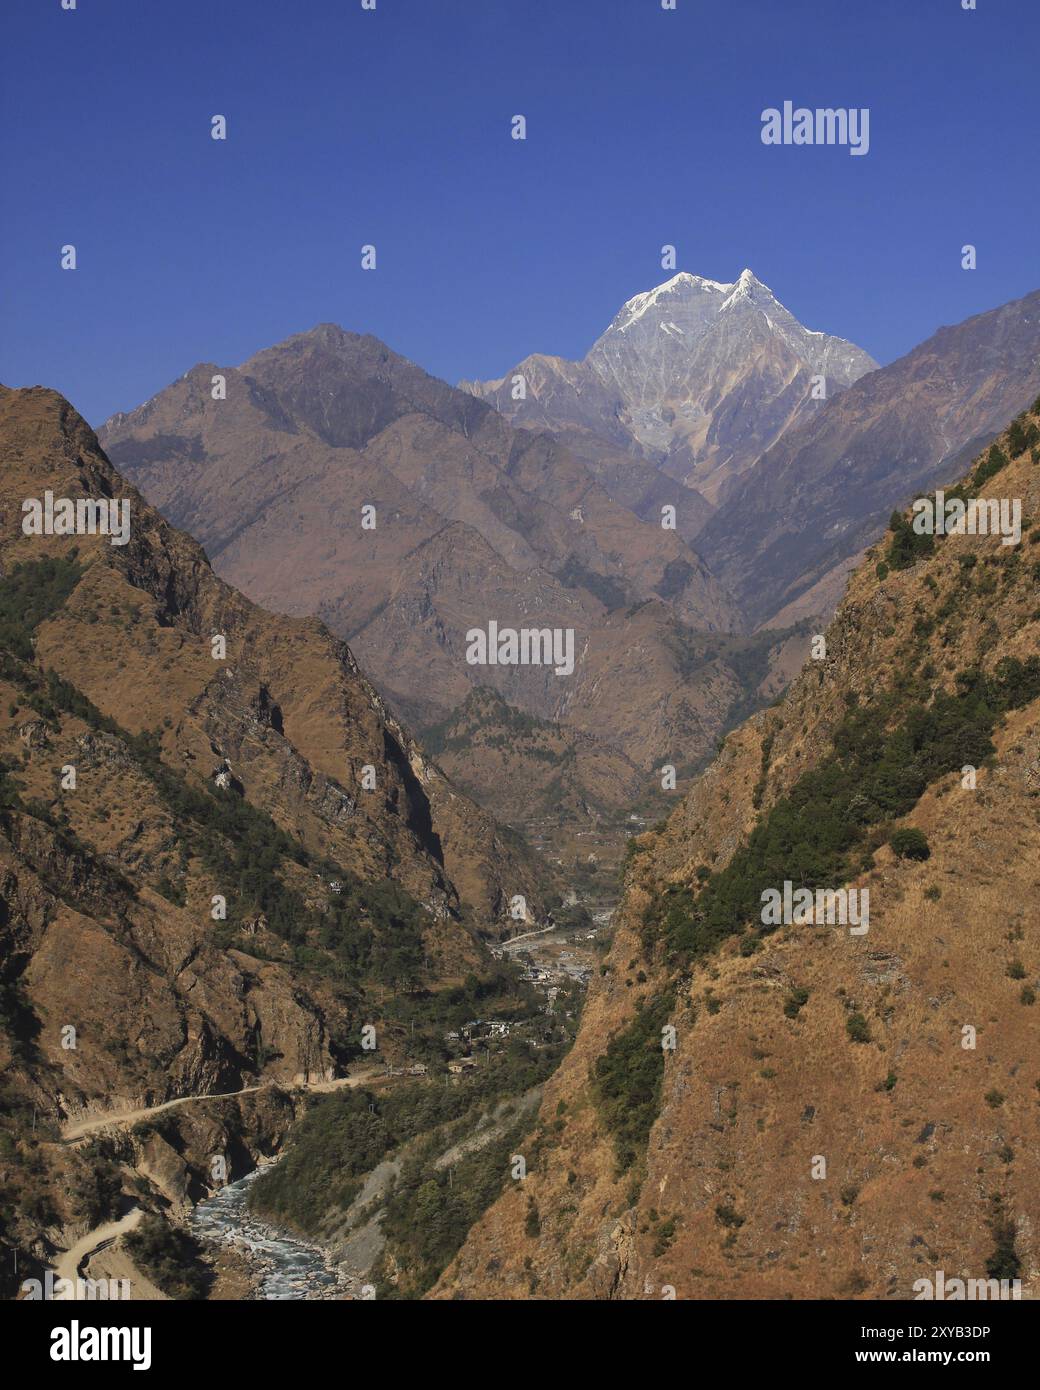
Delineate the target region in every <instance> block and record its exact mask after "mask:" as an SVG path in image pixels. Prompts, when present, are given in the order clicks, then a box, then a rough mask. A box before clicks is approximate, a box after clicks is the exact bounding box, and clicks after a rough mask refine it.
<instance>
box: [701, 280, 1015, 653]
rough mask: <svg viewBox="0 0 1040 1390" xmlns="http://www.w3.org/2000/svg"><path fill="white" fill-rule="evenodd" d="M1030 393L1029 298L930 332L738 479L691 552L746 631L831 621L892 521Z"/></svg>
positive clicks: (959, 465)
mask: <svg viewBox="0 0 1040 1390" xmlns="http://www.w3.org/2000/svg"><path fill="white" fill-rule="evenodd" d="M1037 391H1040V290H1038V291H1036V292H1034V293H1033V294H1030V295H1027V296H1026V297H1025V298H1024V299H1018V300H1014V301H1013V302H1012V303H1010V304H1005V305H1003V306H1002V307H1001V308H999V309H992V310H990V311H989V312H988V313H984V314H977V315H975V316H974V317H973V318H970V319H966V320H965V321H964V322H963V323H959V324H956V325H955V326H954V327H952V328H941V329H939V331H938V332H937V333H935V334H933V336H932V337H931V338H929V339H927V340H926V341H925V342H923V343H922V344H921V345H920V346H919V347H916V348H914V350H913V351H912V352H910V353H908V354H907V355H906V356H905V357H901V358H900V359H899V360H898V361H897V362H892V363H890V364H889V365H888V366H887V367H883V368H881V369H880V370H879V371H876V372H871V373H870V374H869V375H868V376H865V377H862V378H861V379H860V380H859V381H857V382H855V383H854V384H853V385H852V386H850V387H849V388H848V389H847V390H845V391H843V392H842V393H841V395H840V396H838V397H837V398H836V399H834V400H831V401H828V402H827V404H826V406H825V407H824V409H822V410H821V411H820V412H819V413H818V414H817V415H816V416H814V417H813V419H811V420H810V421H809V422H808V423H806V424H804V425H801V426H800V427H799V428H797V429H793V430H791V431H790V432H788V433H787V434H785V435H784V437H783V438H782V439H781V440H780V442H779V443H777V444H775V445H774V446H773V447H772V448H771V449H769V450H767V452H766V453H764V454H763V455H762V457H761V459H759V460H758V462H757V463H756V464H755V465H754V467H753V468H751V469H750V470H749V471H748V472H747V473H746V474H745V476H744V478H743V479H742V480H741V483H740V486H739V487H738V488H737V490H736V491H735V492H734V493H733V494H732V495H731V496H730V497H728V498H727V499H726V501H725V503H724V505H723V506H722V507H721V508H720V509H719V511H718V512H717V513H716V514H715V515H714V516H713V517H712V518H711V520H710V521H709V522H708V523H707V525H706V526H705V527H704V529H703V531H702V532H701V533H700V534H699V536H698V539H697V546H698V549H699V550H701V552H702V553H703V554H704V556H705V558H706V559H707V561H708V563H709V564H710V565H711V567H712V570H713V572H714V573H715V574H717V575H718V577H719V578H720V579H721V580H722V581H723V582H724V583H725V584H727V585H728V586H729V587H730V588H731V589H732V591H733V592H734V593H735V594H736V595H737V597H738V599H739V600H740V601H741V603H742V604H743V605H744V607H745V610H746V611H747V613H748V614H749V616H750V617H751V618H752V620H753V621H755V622H763V623H766V622H767V623H769V624H770V625H771V626H775V625H777V624H778V623H780V622H784V621H787V622H790V621H792V620H793V618H795V617H799V616H802V615H807V614H808V613H810V612H812V611H815V612H817V613H822V614H825V615H829V614H830V612H831V611H832V609H833V604H834V601H835V600H836V599H837V598H838V596H839V595H840V592H841V582H842V579H843V570H844V569H845V568H847V566H848V564H849V562H850V560H853V559H854V558H855V557H856V556H858V555H859V554H860V553H861V552H862V551H863V549H864V548H865V547H866V546H867V545H869V544H870V543H871V542H872V541H874V540H875V539H876V538H877V536H878V534H879V533H880V531H881V528H882V527H883V526H884V523H885V520H886V518H887V516H888V513H889V512H890V511H891V509H892V508H893V507H894V506H898V507H901V506H904V505H905V504H906V502H907V500H908V499H909V498H910V497H912V496H915V495H916V492H917V490H920V489H927V488H933V487H935V486H936V485H937V484H941V483H942V482H943V481H944V479H948V478H951V477H957V476H959V474H960V473H961V472H962V471H963V469H964V468H966V467H967V465H968V463H969V461H970V459H971V457H972V455H973V454H974V453H976V452H977V451H978V450H979V449H980V448H981V447H982V446H983V444H985V443H987V442H988V441H989V440H990V439H991V438H992V437H993V436H994V435H995V434H997V433H998V432H999V431H1000V430H1001V429H1003V427H1004V425H1005V424H1006V423H1007V421H1008V420H1009V419H1010V418H1011V416H1012V415H1014V414H1015V413H1016V412H1017V411H1019V410H1021V409H1022V408H1023V406H1025V405H1026V404H1027V403H1028V402H1029V401H1031V400H1033V399H1034V397H1035V396H1036V393H1037ZM814 586H819V588H818V589H817V592H816V594H815V595H814V596H813V600H809V601H808V604H807V592H808V591H809V590H811V589H812V588H813V587H814ZM795 604H797V605H799V606H797V607H792V605H795Z"/></svg>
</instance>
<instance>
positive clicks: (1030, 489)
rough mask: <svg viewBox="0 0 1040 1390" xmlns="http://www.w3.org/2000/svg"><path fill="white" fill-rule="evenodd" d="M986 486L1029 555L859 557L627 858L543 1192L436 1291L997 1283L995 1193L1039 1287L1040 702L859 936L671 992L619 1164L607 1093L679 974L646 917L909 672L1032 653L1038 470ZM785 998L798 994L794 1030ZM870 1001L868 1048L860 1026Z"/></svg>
mask: <svg viewBox="0 0 1040 1390" xmlns="http://www.w3.org/2000/svg"><path fill="white" fill-rule="evenodd" d="M853 389H855V388H853ZM1037 418H1038V417H1037V416H1036V415H1035V414H1034V415H1033V417H1032V419H1033V420H1034V422H1035V421H1036V420H1037ZM1003 442H1004V444H1005V447H1007V442H1006V440H1004V441H1003ZM983 495H985V496H1010V497H1016V496H1017V497H1021V498H1022V499H1023V513H1024V515H1025V516H1026V517H1027V518H1029V517H1032V518H1033V526H1034V529H1033V532H1032V536H1031V538H1029V539H1025V538H1024V539H1023V542H1022V544H1021V546H1020V547H1003V546H1001V544H1000V542H999V539H998V538H994V537H971V536H963V537H949V538H947V539H946V540H945V541H944V542H943V544H942V546H941V547H939V548H938V549H937V551H936V553H935V554H934V555H933V556H932V557H930V558H929V559H927V560H923V561H920V562H919V563H917V564H916V565H915V566H914V567H913V568H911V569H908V570H905V571H901V572H900V571H893V572H891V573H888V574H887V575H886V576H885V577H883V578H880V577H879V576H878V573H877V571H876V561H877V559H878V558H879V551H875V552H872V554H871V556H870V557H868V562H867V563H866V564H864V565H863V566H862V567H861V568H860V569H859V570H858V571H857V573H856V574H855V575H854V576H853V578H852V581H851V584H850V586H849V589H848V592H847V594H846V597H845V600H844V602H843V603H842V605H841V607H840V608H839V610H838V612H837V614H836V616H835V618H834V620H833V621H832V623H831V624H830V626H829V628H828V630H827V634H826V635H827V656H826V659H825V660H823V661H820V662H814V661H810V662H808V663H807V665H806V668H805V669H804V670H803V672H802V674H801V675H800V676H799V677H798V679H797V680H796V681H795V683H794V685H793V686H792V687H791V689H790V691H789V693H788V695H787V698H786V699H785V701H784V702H783V703H782V704H781V705H779V706H777V707H775V708H772V709H769V710H767V711H765V712H762V713H760V714H757V715H755V716H754V717H753V718H751V719H749V720H748V722H747V723H745V724H744V725H743V726H742V727H741V728H739V729H738V730H737V731H736V732H734V733H733V734H731V735H730V737H729V738H728V739H727V740H726V744H725V747H724V749H723V751H722V752H721V753H720V755H719V756H718V758H717V759H716V760H715V762H714V763H713V764H712V766H711V767H710V768H709V769H708V770H707V771H706V772H705V773H704V775H703V776H702V777H701V778H700V779H699V780H698V781H697V783H696V785H695V786H694V788H693V790H692V792H691V793H690V794H689V795H688V796H687V797H686V798H685V800H684V801H683V802H682V804H681V805H680V806H679V807H678V809H676V811H675V812H674V814H673V815H672V816H671V818H670V820H669V821H668V823H667V826H666V827H665V828H664V830H663V831H661V832H660V833H657V834H650V835H646V836H643V837H642V838H641V839H640V840H639V841H638V842H637V843H638V847H639V851H640V852H638V853H637V854H636V855H635V857H634V859H633V861H632V867H631V869H630V871H629V875H628V882H627V891H626V894H625V897H624V900H623V903H622V906H621V909H620V911H619V917H618V931H617V934H616V937H615V940H614V944H613V947H612V949H611V952H610V955H609V957H608V958H607V963H606V969H605V971H604V973H603V974H602V976H597V977H595V978H594V980H593V983H592V985H591V988H590V996H589V1000H588V1004H587V1007H586V1010H585V1013H584V1016H583V1020H582V1025H581V1029H580V1032H579V1036H578V1039H577V1042H576V1044H575V1047H574V1049H573V1051H572V1052H571V1053H570V1054H569V1056H568V1057H567V1059H566V1060H565V1062H564V1063H563V1065H562V1067H561V1069H560V1070H559V1071H558V1073H557V1074H556V1075H555V1076H554V1077H553V1078H552V1080H551V1081H550V1082H549V1083H548V1085H547V1086H546V1088H545V1095H544V1100H543V1104H542V1108H541V1113H540V1118H539V1122H538V1125H537V1127H536V1128H535V1130H534V1131H533V1133H532V1135H531V1136H530V1138H529V1139H528V1141H527V1143H526V1145H524V1146H523V1149H524V1151H526V1152H527V1153H528V1155H529V1176H528V1178H527V1180H526V1181H525V1182H524V1183H522V1184H519V1183H517V1184H512V1185H510V1188H509V1190H508V1191H507V1192H506V1194H505V1195H504V1196H503V1197H502V1198H501V1199H500V1200H499V1201H498V1202H497V1203H496V1204H495V1206H493V1207H492V1208H491V1209H490V1210H489V1212H488V1213H487V1214H486V1216H485V1217H484V1219H483V1220H482V1221H480V1222H479V1223H478V1224H477V1226H476V1227H475V1228H474V1229H473V1230H472V1231H471V1232H470V1235H469V1237H468V1239H467V1241H466V1244H465V1245H464V1246H463V1248H462V1251H461V1252H460V1254H459V1256H458V1258H457V1259H456V1261H455V1262H454V1263H453V1264H452V1265H451V1266H450V1267H449V1268H448V1270H447V1271H446V1272H445V1274H444V1275H443V1277H442V1278H441V1280H440V1282H439V1284H438V1286H437V1288H436V1289H435V1290H434V1294H433V1296H434V1297H441V1298H452V1297H456V1298H458V1297H461V1298H527V1297H535V1298H575V1299H643V1298H651V1299H653V1298H662V1297H665V1296H667V1290H668V1289H669V1288H671V1289H673V1290H674V1291H675V1295H676V1296H677V1297H678V1298H682V1299H690V1298H694V1299H727V1298H738V1297H749V1298H801V1297H816V1298H823V1299H826V1298H865V1299H906V1298H912V1297H913V1296H914V1294H913V1284H914V1281H915V1280H917V1279H919V1278H921V1277H934V1275H935V1271H936V1270H938V1269H942V1270H943V1271H945V1273H946V1275H947V1277H948V1278H953V1277H961V1278H985V1275H986V1268H985V1267H986V1262H987V1259H988V1258H989V1257H990V1255H991V1252H992V1251H993V1250H994V1244H995V1237H994V1232H993V1230H992V1228H991V1225H990V1217H991V1214H992V1206H991V1203H992V1199H993V1198H994V1196H996V1197H998V1198H999V1199H1000V1201H1001V1202H1002V1204H1003V1209H1004V1211H1005V1212H1006V1213H1007V1215H1008V1217H1009V1219H1010V1222H1011V1225H1012V1231H1013V1235H1014V1241H1015V1248H1016V1251H1017V1254H1018V1256H1019V1258H1020V1260H1021V1276H1020V1277H1021V1279H1022V1281H1023V1285H1024V1293H1023V1296H1025V1297H1029V1296H1035V1293H1036V1290H1037V1281H1038V1276H1040V1231H1038V1229H1037V1212H1038V1211H1040V1162H1038V1158H1037V1155H1038V1145H1037V1139H1038V1119H1040V1050H1038V1044H1040V1009H1038V1006H1037V1005H1036V1004H1035V1003H1033V1002H1032V1000H1033V998H1035V991H1036V987H1037V985H1038V984H1040V956H1038V954H1037V947H1036V926H1037V921H1038V917H1037V907H1036V904H1037V893H1038V888H1040V802H1038V799H1037V798H1038V795H1040V702H1038V701H1033V702H1032V703H1031V704H1029V705H1027V706H1026V707H1024V708H1021V709H1019V710H1016V711H1014V712H1012V713H1011V714H1009V715H1008V716H1007V717H1006V719H1005V720H1004V722H1003V723H1002V725H999V726H998V729H997V732H996V733H995V734H994V742H995V744H996V749H997V751H996V754H995V756H994V757H993V758H992V759H990V760H989V762H988V763H987V764H986V765H985V766H984V767H982V768H980V770H979V774H978V784H977V788H976V789H975V790H973V791H972V790H966V789H964V788H963V787H962V784H961V778H960V775H959V774H951V775H945V776H941V777H937V778H936V779H935V781H934V782H933V783H932V784H931V785H930V786H929V787H928V789H927V791H926V793H925V794H924V795H923V796H922V797H921V799H920V801H919V802H918V803H917V805H916V806H915V807H914V809H913V810H912V812H911V813H910V814H909V815H907V816H906V817H905V818H904V819H903V820H902V821H900V822H899V824H900V825H906V826H912V827H916V828H918V829H920V830H921V831H922V832H924V834H925V835H926V837H927V839H928V842H929V845H930V847H931V857H930V858H929V859H928V860H926V861H924V862H911V861H908V860H900V859H897V858H896V857H895V856H894V854H893V853H892V851H891V849H890V848H889V847H888V846H887V844H885V845H883V846H882V847H881V848H880V849H879V850H878V851H877V852H876V854H875V858H874V867H873V868H872V869H870V870H869V871H868V872H865V873H864V874H863V875H862V876H861V877H860V878H859V879H857V880H855V881H854V883H853V886H859V887H869V889H870V894H871V898H870V902H871V915H870V930H869V933H868V934H867V935H865V936H860V937H854V936H851V935H849V933H848V932H847V930H845V929H842V928H840V927H816V926H809V925H804V926H788V927H781V928H779V929H778V930H777V931H776V932H775V933H773V934H771V935H770V936H768V937H767V938H766V939H765V944H764V949H762V950H760V951H758V952H757V953H755V954H751V955H742V954H740V953H739V951H738V950H737V949H736V939H734V938H731V939H730V940H729V942H728V943H727V944H725V945H724V946H723V948H722V949H721V950H720V951H719V952H718V953H717V954H716V955H714V956H713V957H710V958H709V959H707V960H706V961H703V962H701V963H699V964H698V963H695V964H694V965H693V966H691V967H689V968H688V969H687V970H686V971H684V972H682V973H681V974H680V977H679V979H678V1003H677V1005H676V1008H675V1011H674V1014H673V1015H672V1019H671V1021H672V1023H673V1024H674V1025H675V1027H676V1029H677V1037H678V1041H677V1050H676V1051H675V1052H674V1054H668V1053H665V1064H664V1076H663V1084H662V1094H661V1101H660V1110H659V1114H658V1118H657V1119H656V1122H655V1123H654V1125H653V1128H652V1130H651V1132H650V1137H649V1143H648V1145H647V1147H646V1150H645V1153H644V1154H643V1155H642V1156H641V1158H640V1160H639V1162H638V1163H637V1164H636V1165H634V1166H633V1167H632V1168H631V1169H630V1170H629V1171H628V1172H626V1173H624V1174H620V1173H619V1172H618V1167H617V1162H616V1157H615V1149H614V1145H613V1143H612V1140H611V1135H610V1133H609V1132H608V1131H607V1129H606V1128H605V1125H604V1122H603V1118H602V1112H601V1111H600V1110H599V1108H598V1107H597V1105H596V1103H595V1101H594V1097H593V1087H592V1084H591V1075H592V1069H593V1068H594V1066H595V1063H596V1061H597V1059H598V1058H600V1057H601V1056H602V1055H603V1054H604V1051H605V1049H606V1047H607V1044H608V1042H609V1041H610V1040H611V1038H613V1037H615V1036H616V1035H618V1033H619V1032H620V1031H621V1030H623V1029H624V1028H625V1027H626V1025H627V1024H628V1023H629V1022H630V1021H631V1020H632V1019H633V1018H634V1017H635V1013H636V1009H637V1006H638V1005H639V1004H640V1003H648V1002H651V1001H652V1000H653V999H654V998H655V996H656V995H658V994H659V993H660V992H661V991H662V990H664V989H665V987H666V985H668V984H669V982H670V980H671V976H672V971H671V970H670V968H669V967H668V965H667V962H666V961H665V960H663V959H662V958H661V957H660V956H659V955H658V954H657V953H656V951H657V948H647V947H645V946H644V944H643V939H642V937H641V935H640V928H641V926H642V923H643V918H644V912H645V910H646V908H647V905H648V904H649V903H650V902H651V900H652V898H654V897H655V896H656V895H657V894H658V893H659V892H660V890H661V888H662V887H663V886H664V885H667V884H683V885H687V886H695V885H696V882H697V875H696V871H697V869H698V868H699V867H700V866H702V865H703V866H710V867H711V868H712V869H718V868H721V867H723V866H724V865H725V864H726V863H728V861H729V860H730V858H731V856H732V855H733V854H734V852H735V850H736V849H737V848H738V846H740V845H741V844H742V843H743V842H744V841H745V840H746V838H747V836H748V835H749V833H750V831H751V830H752V828H753V827H754V826H755V824H756V822H757V821H758V818H759V815H760V813H761V812H767V811H768V810H769V808H770V807H771V806H773V805H775V804H776V803H777V801H778V800H779V799H780V798H782V797H783V796H785V794H786V793H787V791H788V790H789V789H790V788H791V787H792V785H793V784H794V783H795V782H796V781H797V779H798V778H799V777H800V776H801V774H802V773H803V772H804V771H806V770H807V769H809V768H812V767H813V766H815V765H816V764H817V763H818V762H819V761H820V760H821V759H822V758H823V757H825V756H827V755H828V754H829V752H830V750H831V748H832V742H831V740H832V736H833V733H834V730H835V728H836V727H837V725H838V724H839V723H840V721H841V719H842V718H843V716H844V714H845V711H846V709H847V708H848V701H849V699H850V697H858V700H859V702H860V703H861V704H867V705H870V704H874V703H876V702H877V700H878V699H879V698H880V697H881V696H882V695H883V694H885V693H887V692H891V691H892V690H893V689H894V688H895V687H896V686H897V684H898V683H899V682H900V681H901V680H905V679H908V678H909V676H910V674H911V672H912V671H913V670H914V669H922V666H921V663H925V664H926V663H929V662H930V663H931V665H932V667H933V668H934V672H935V676H934V677H933V679H935V680H936V681H938V682H939V683H940V684H942V685H943V686H945V687H946V688H951V686H952V681H953V675H954V673H955V672H957V671H960V670H963V669H964V668H965V667H967V666H970V665H972V664H973V663H974V662H981V663H982V665H983V666H984V667H985V668H986V669H987V670H992V669H993V667H994V665H995V663H996V662H997V661H998V660H999V659H1000V658H1001V657H1004V656H1017V657H1019V658H1022V659H1025V658H1027V657H1030V656H1033V655H1035V654H1036V653H1037V652H1038V650H1040V602H1038V594H1040V582H1038V575H1040V566H1038V561H1040V547H1038V545H1037V544H1036V541H1037V538H1038V535H1040V528H1037V527H1036V519H1037V518H1038V517H1040V467H1038V466H1037V464H1036V463H1035V462H1033V461H1032V460H1031V458H1030V456H1029V455H1028V454H1025V455H1023V456H1021V457H1019V458H1017V459H1015V460H1013V462H1012V463H1011V465H1010V466H1009V467H1008V468H1007V469H1006V470H1004V471H1003V472H1002V473H1000V474H999V475H998V476H997V477H996V478H994V479H993V480H992V481H991V482H990V483H989V484H987V485H986V486H985V487H984V488H983ZM965 557H974V559H975V560H976V562H977V563H976V564H975V566H974V567H973V568H971V569H966V568H964V567H962V565H961V560H962V558H965ZM944 607H945V611H944V612H943V613H941V614H940V610H941V609H943V608H944ZM915 629H916V630H915ZM767 740H768V741H769V742H767ZM764 767H765V770H766V775H765V776H764V778H763V769H764ZM756 786H757V787H759V790H760V794H761V798H762V805H761V812H760V810H759V808H757V807H756V805H755V800H754V798H755V789H756ZM640 972H642V973H640ZM671 982H672V983H674V980H671ZM796 988H797V989H803V990H805V991H808V994H807V998H806V1002H805V1003H804V1005H803V1007H801V1009H800V1011H797V1010H796V1017H789V1016H787V1014H786V1013H785V1003H786V1002H787V1001H788V1000H789V999H790V997H791V993H792V990H794V989H796ZM854 1012H860V1013H862V1014H863V1016H864V1018H865V1020H866V1023H867V1026H868V1030H869V1036H870V1040H869V1042H865V1043H863V1042H860V1043H857V1042H854V1041H853V1040H852V1038H851V1037H850V1034H849V1031H848V1028H847V1024H848V1021H849V1019H850V1017H851V1015H852V1014H853V1013H854ZM966 1025H971V1026H972V1027H973V1028H975V1029H976V1030H977V1046H976V1047H975V1048H974V1049H973V1050H968V1049H965V1048H964V1047H963V1046H962V1039H963V1031H962V1030H963V1029H964V1028H965V1027H966ZM653 1045H654V1044H653V1040H651V1043H650V1046H653ZM818 1156H822V1157H823V1158H825V1159H826V1165H827V1171H826V1178H825V1179H823V1180H814V1178H813V1177H812V1164H813V1162H814V1161H815V1159H816V1158H817V1157H818ZM532 1212H534V1214H535V1216H536V1218H537V1219H536V1220H535V1221H534V1223H533V1226H532V1221H531V1215H532ZM669 1223H671V1224H669Z"/></svg>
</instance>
